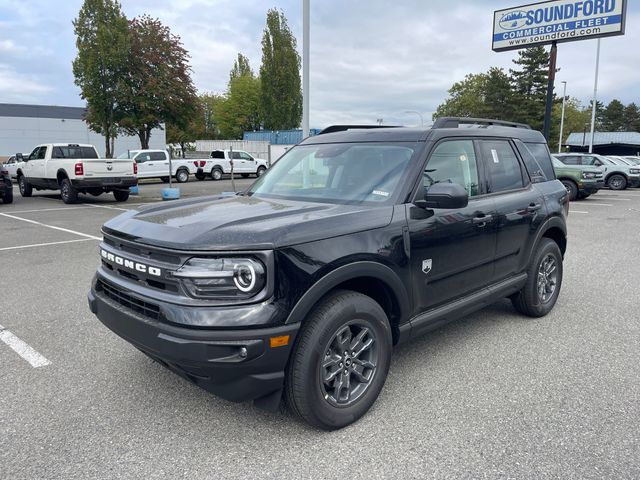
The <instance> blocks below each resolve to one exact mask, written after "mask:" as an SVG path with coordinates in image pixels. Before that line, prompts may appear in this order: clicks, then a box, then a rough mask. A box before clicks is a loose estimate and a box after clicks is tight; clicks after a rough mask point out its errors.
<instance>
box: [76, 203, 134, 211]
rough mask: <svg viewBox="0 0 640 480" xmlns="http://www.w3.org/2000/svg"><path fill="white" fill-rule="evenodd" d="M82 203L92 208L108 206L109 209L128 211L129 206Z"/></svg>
mask: <svg viewBox="0 0 640 480" xmlns="http://www.w3.org/2000/svg"><path fill="white" fill-rule="evenodd" d="M82 205H86V206H87V207H92V208H108V209H109V210H120V211H122V212H128V211H129V209H128V208H119V207H110V206H109V205H94V204H92V203H83V204H82Z"/></svg>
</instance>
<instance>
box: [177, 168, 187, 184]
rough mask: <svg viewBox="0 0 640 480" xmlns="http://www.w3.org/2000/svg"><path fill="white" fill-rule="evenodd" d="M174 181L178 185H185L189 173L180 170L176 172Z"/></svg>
mask: <svg viewBox="0 0 640 480" xmlns="http://www.w3.org/2000/svg"><path fill="white" fill-rule="evenodd" d="M176 181H177V182H178V183H187V182H188V181H189V172H188V171H187V170H185V169H180V170H178V171H177V172H176Z"/></svg>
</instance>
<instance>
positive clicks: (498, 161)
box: [491, 148, 500, 163]
mask: <svg viewBox="0 0 640 480" xmlns="http://www.w3.org/2000/svg"><path fill="white" fill-rule="evenodd" d="M491 156H492V157H493V163H500V159H499V158H498V151H497V150H496V149H495V148H492V149H491Z"/></svg>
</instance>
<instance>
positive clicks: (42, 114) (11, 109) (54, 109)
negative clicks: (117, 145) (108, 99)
mask: <svg viewBox="0 0 640 480" xmlns="http://www.w3.org/2000/svg"><path fill="white" fill-rule="evenodd" d="M86 112H87V109H86V108H85V107H64V106H58V105H28V104H23V103H0V117H14V118H59V119H61V120H62V119H65V120H84V116H85V114H86Z"/></svg>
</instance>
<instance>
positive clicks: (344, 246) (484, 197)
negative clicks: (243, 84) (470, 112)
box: [89, 118, 568, 429]
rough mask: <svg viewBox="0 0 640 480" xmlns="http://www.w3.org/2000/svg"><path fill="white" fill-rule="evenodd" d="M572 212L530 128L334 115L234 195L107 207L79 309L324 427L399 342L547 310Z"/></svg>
mask: <svg viewBox="0 0 640 480" xmlns="http://www.w3.org/2000/svg"><path fill="white" fill-rule="evenodd" d="M468 122H471V125H468V124H467V123H468ZM567 213H568V196H567V192H566V190H565V188H564V186H563V185H562V183H560V181H558V180H556V179H555V176H554V171H553V166H552V163H551V157H550V155H549V151H548V149H547V145H546V143H545V140H544V138H543V136H542V135H541V134H540V133H539V132H536V131H533V130H531V129H529V128H528V127H526V126H524V125H519V124H502V122H497V121H491V120H477V119H455V118H443V119H439V120H438V121H436V123H435V125H434V126H433V127H432V128H430V129H410V128H371V129H363V128H358V129H350V128H349V127H346V126H340V127H335V128H329V129H327V130H325V132H323V133H322V134H320V135H317V136H315V137H311V138H308V139H306V140H304V141H303V142H302V143H300V144H299V145H298V146H296V147H294V148H293V149H291V150H289V151H288V152H287V153H286V155H285V156H283V157H282V158H281V159H280V160H279V161H278V162H277V163H276V164H275V165H274V166H273V167H272V168H271V169H270V170H269V171H268V172H267V173H266V174H265V175H264V176H262V177H260V178H259V179H258V180H257V181H256V182H255V183H254V184H253V185H252V186H251V187H250V188H249V189H248V190H247V191H246V192H243V193H242V194H239V195H236V196H231V197H223V196H219V197H214V198H211V197H207V198H196V199H190V200H184V201H180V202H176V203H172V204H170V205H161V206H160V205H158V206H150V207H147V208H144V209H141V210H140V211H131V212H128V213H124V214H122V215H120V216H118V217H117V218H115V219H113V220H111V221H109V222H108V223H107V224H105V225H104V227H103V234H104V241H103V243H102V244H101V247H100V254H101V257H102V258H101V260H102V264H101V266H100V267H99V268H98V271H97V274H96V276H95V278H94V281H93V283H92V287H91V292H90V293H89V305H90V308H91V311H92V312H93V313H95V314H96V315H97V316H98V318H99V319H100V320H101V321H102V322H103V323H104V324H105V325H106V326H107V327H109V328H110V329H112V330H113V331H114V332H116V333H117V334H118V335H120V336H121V337H123V338H124V339H126V340H127V341H129V342H131V343H132V344H133V345H135V346H136V347H137V348H139V349H140V350H142V351H143V352H144V353H146V354H147V355H149V356H150V357H151V358H153V359H155V360H157V361H158V362H159V363H161V364H162V365H164V366H166V367H167V368H169V369H171V370H172V371H174V372H176V373H178V374H179V375H182V376H183V377H185V378H187V379H189V380H191V381H192V382H194V383H196V384H197V385H199V386H201V387H202V388H204V389H206V390H209V391H211V392H213V393H215V394H217V395H219V396H221V397H223V398H226V399H228V400H233V401H244V400H254V401H255V402H256V403H257V404H258V406H262V407H264V408H270V409H276V408H277V407H278V405H279V404H280V401H281V398H282V397H283V396H284V397H285V401H286V403H287V404H288V406H289V408H290V409H291V410H292V411H293V412H295V413H296V414H298V415H299V416H301V417H302V418H303V419H304V420H306V421H307V422H309V423H310V424H312V425H315V426H317V427H320V428H324V429H335V428H340V427H343V426H345V425H348V424H350V423H352V422H354V421H356V420H357V419H358V418H359V417H361V416H362V415H363V414H364V413H365V412H366V411H367V410H368V409H369V408H370V407H371V405H372V404H373V403H374V402H375V400H376V398H377V396H378V394H379V393H380V391H381V389H382V387H383V384H384V382H385V378H386V376H387V371H388V369H389V364H390V361H391V352H392V347H393V345H395V344H398V343H400V342H404V341H406V340H409V339H411V338H414V337H416V336H418V335H421V334H423V333H425V332H428V331H430V330H433V329H434V328H436V327H438V326H440V325H442V324H444V323H445V322H449V321H451V320H454V319H456V318H459V317H461V316H463V315H466V314H468V313H470V312H473V311H474V310H477V309H480V308H482V307H484V306H486V305H488V304H490V303H492V302H495V301H498V300H500V299H502V298H505V297H509V298H510V299H511V300H512V302H513V305H514V306H515V308H516V309H517V310H518V311H519V312H521V313H523V314H525V315H528V316H533V317H540V316H543V315H545V314H547V313H548V312H549V311H550V310H551V309H552V308H553V306H554V304H555V302H556V299H557V298H558V294H559V292H560V286H561V283H562V261H563V256H564V252H565V250H566V246H567V232H566V216H567Z"/></svg>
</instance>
